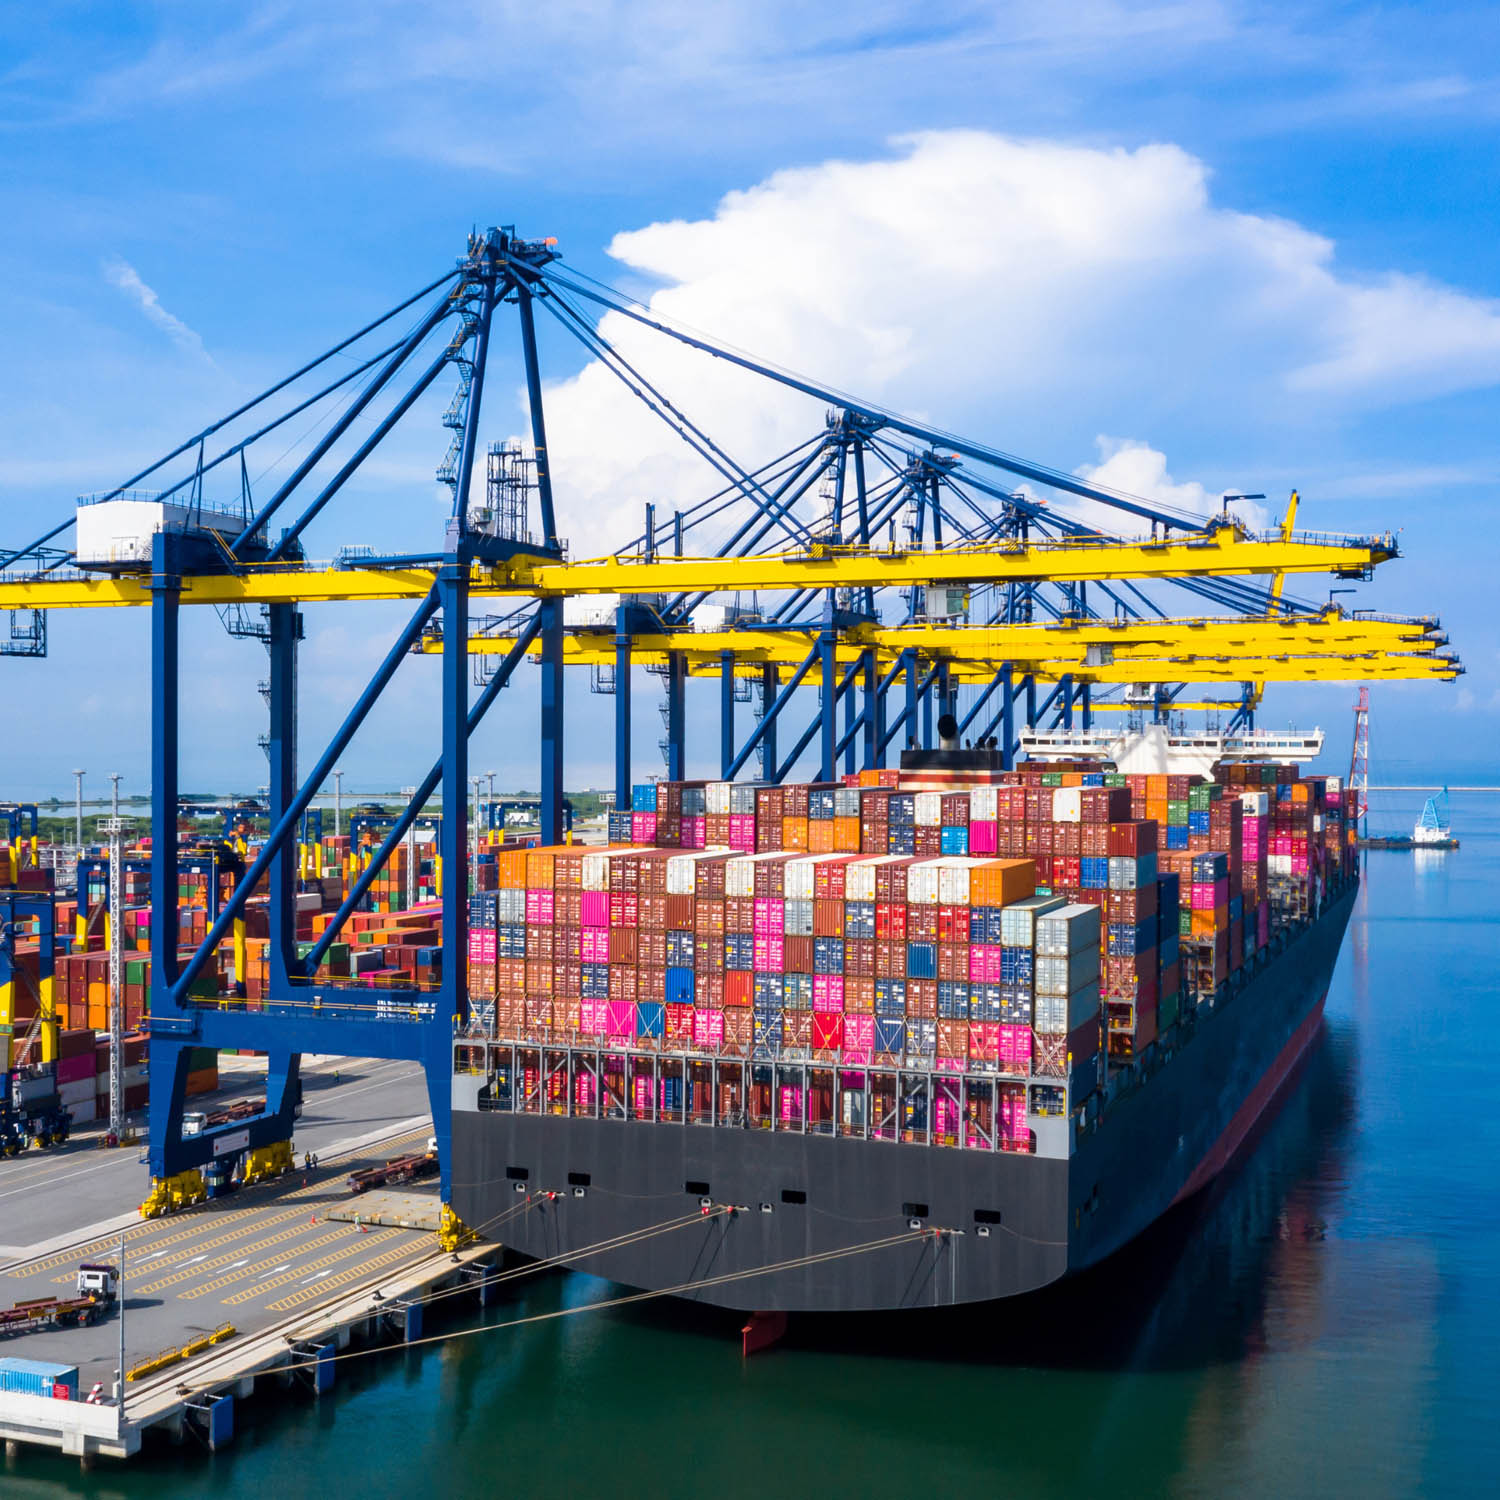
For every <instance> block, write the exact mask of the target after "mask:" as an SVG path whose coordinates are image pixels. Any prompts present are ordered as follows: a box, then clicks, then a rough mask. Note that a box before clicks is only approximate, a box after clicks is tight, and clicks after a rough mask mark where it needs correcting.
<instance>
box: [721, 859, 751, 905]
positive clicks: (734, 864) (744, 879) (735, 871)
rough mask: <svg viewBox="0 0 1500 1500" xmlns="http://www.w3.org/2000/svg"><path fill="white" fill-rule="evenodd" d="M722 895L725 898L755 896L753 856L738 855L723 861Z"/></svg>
mask: <svg viewBox="0 0 1500 1500" xmlns="http://www.w3.org/2000/svg"><path fill="white" fill-rule="evenodd" d="M724 894H725V895H726V896H753V895H754V894H755V856H754V855H753V854H738V855H736V856H735V857H734V858H733V859H726V860H725V861H724Z"/></svg>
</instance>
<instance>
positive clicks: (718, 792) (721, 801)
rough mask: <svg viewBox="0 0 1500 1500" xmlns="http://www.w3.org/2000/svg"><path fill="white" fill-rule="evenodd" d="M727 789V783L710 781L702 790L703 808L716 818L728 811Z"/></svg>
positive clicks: (728, 784) (728, 785)
mask: <svg viewBox="0 0 1500 1500" xmlns="http://www.w3.org/2000/svg"><path fill="white" fill-rule="evenodd" d="M729 787H730V783H729V782H727V781H710V782H709V784H708V785H707V786H706V787H704V788H703V805H704V808H705V809H706V810H707V811H708V812H709V813H711V814H712V815H713V816H714V817H716V818H721V817H723V816H724V815H725V814H726V813H727V812H728V811H729Z"/></svg>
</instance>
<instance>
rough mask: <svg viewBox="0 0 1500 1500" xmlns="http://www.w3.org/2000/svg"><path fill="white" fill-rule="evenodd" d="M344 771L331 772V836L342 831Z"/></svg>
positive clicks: (336, 835) (335, 836) (336, 836)
mask: <svg viewBox="0 0 1500 1500" xmlns="http://www.w3.org/2000/svg"><path fill="white" fill-rule="evenodd" d="M343 825H344V773H343V772H342V771H335V772H334V773H333V836H334V838H338V836H339V835H340V834H341V833H343V831H344V826H343Z"/></svg>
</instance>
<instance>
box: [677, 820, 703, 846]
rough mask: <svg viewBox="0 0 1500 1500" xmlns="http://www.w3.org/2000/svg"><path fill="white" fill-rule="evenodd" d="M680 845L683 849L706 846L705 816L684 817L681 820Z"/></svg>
mask: <svg viewBox="0 0 1500 1500" xmlns="http://www.w3.org/2000/svg"><path fill="white" fill-rule="evenodd" d="M682 847H683V848H684V849H706V848H708V819H707V818H684V819H683V820H682Z"/></svg>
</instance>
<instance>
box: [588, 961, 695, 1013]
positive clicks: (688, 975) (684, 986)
mask: <svg viewBox="0 0 1500 1500" xmlns="http://www.w3.org/2000/svg"><path fill="white" fill-rule="evenodd" d="M585 967H587V965H585ZM692 1003H693V971H692V970H691V969H682V968H670V969H668V970H667V1004H668V1005H691V1004H692Z"/></svg>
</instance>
